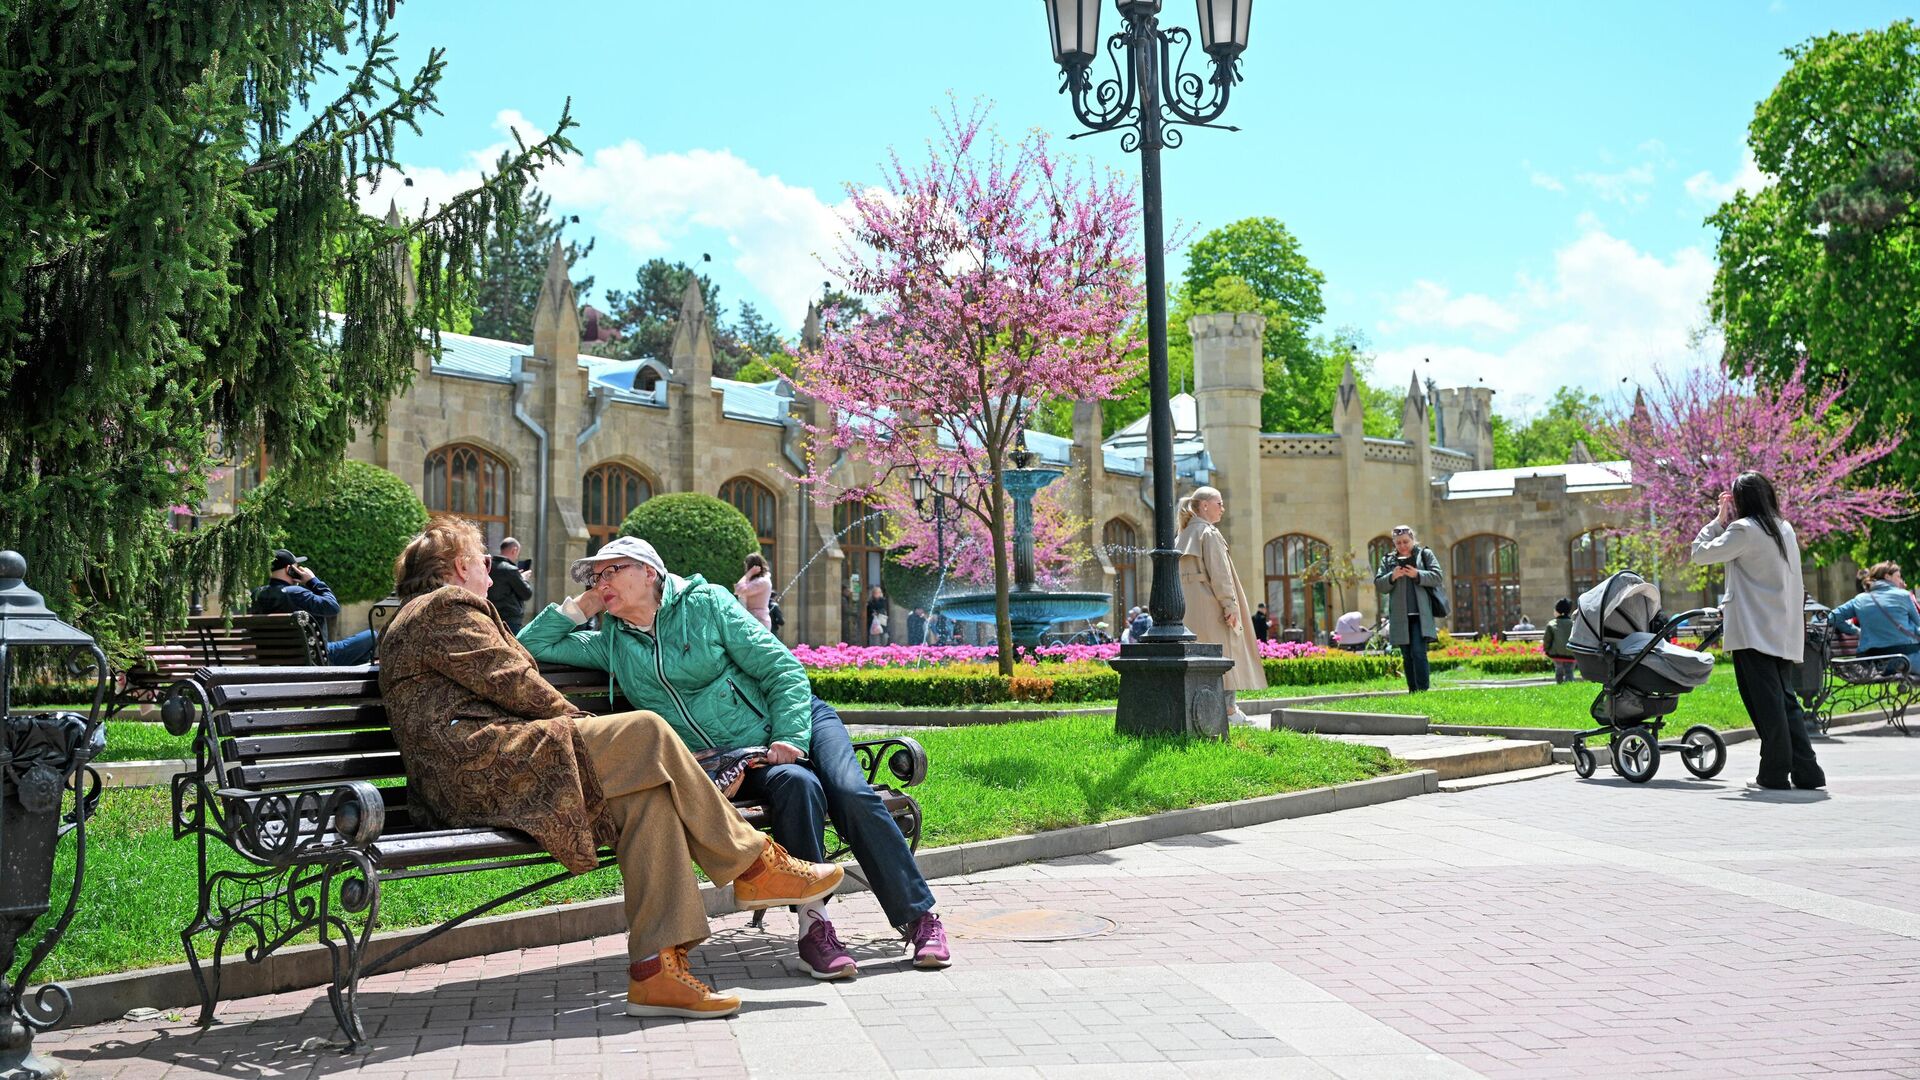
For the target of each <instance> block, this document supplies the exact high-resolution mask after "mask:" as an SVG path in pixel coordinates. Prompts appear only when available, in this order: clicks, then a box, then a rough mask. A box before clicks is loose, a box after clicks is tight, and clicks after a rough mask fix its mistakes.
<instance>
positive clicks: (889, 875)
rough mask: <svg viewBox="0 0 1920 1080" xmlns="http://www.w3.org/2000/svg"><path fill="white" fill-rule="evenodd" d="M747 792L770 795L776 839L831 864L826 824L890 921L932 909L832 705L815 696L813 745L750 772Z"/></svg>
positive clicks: (900, 923) (923, 882) (900, 922)
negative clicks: (786, 761) (801, 755)
mask: <svg viewBox="0 0 1920 1080" xmlns="http://www.w3.org/2000/svg"><path fill="white" fill-rule="evenodd" d="M740 794H742V795H744V796H746V797H748V798H751V799H760V800H764V801H765V802H766V804H767V812H768V815H769V816H770V817H771V818H772V820H773V838H774V839H775V840H776V841H778V842H779V844H780V846H781V847H783V848H786V849H787V851H789V852H791V853H792V854H793V856H794V857H795V858H799V859H805V860H807V861H808V862H825V861H826V858H827V851H826V844H825V832H826V826H827V822H828V821H829V820H831V821H832V822H833V828H834V831H835V832H837V833H839V834H840V839H841V840H843V841H845V842H846V845H847V846H848V847H849V848H852V849H853V857H854V859H855V860H856V861H857V862H859V864H860V869H861V870H863V871H865V872H866V875H867V884H868V885H869V886H871V887H872V889H873V895H874V898H875V899H877V900H879V901H880V909H881V910H882V911H885V912H886V913H887V921H888V922H889V923H892V924H893V925H894V926H896V927H904V926H906V925H907V924H908V923H911V922H913V921H914V920H915V919H918V918H919V917H920V916H921V915H924V914H925V913H927V912H929V911H932V910H933V890H932V889H929V888H928V887H927V879H926V878H925V877H922V876H921V874H920V867H919V865H918V864H917V863H915V862H914V861H913V849H912V848H910V847H908V846H907V838H906V837H905V836H903V835H901V833H900V826H899V825H898V824H896V823H895V822H894V820H893V815H892V814H890V813H888V812H887V805H886V803H884V802H882V801H881V799H880V795H879V794H878V793H877V792H875V791H874V790H873V787H872V786H871V785H869V784H868V783H867V774H866V771H865V770H863V769H862V768H860V761H859V759H858V758H856V757H855V756H854V753H853V740H852V739H851V738H849V737H848V735H847V727H846V725H845V724H843V723H841V722H840V714H839V713H837V712H834V711H833V706H831V705H829V704H827V703H826V702H824V701H821V700H820V699H819V698H814V699H813V744H812V747H811V748H810V749H809V750H808V751H807V759H806V760H805V761H801V762H799V763H797V764H793V765H773V766H770V767H768V768H765V769H751V770H749V771H748V772H747V775H746V779H745V780H744V781H743V782H742V783H741V785H740Z"/></svg>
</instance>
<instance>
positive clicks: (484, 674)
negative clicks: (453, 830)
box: [380, 585, 615, 874]
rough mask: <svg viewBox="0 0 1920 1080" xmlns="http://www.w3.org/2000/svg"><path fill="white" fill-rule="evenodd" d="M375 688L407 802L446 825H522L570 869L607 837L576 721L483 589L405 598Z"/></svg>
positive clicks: (451, 588) (585, 866)
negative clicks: (403, 770) (396, 750)
mask: <svg viewBox="0 0 1920 1080" xmlns="http://www.w3.org/2000/svg"><path fill="white" fill-rule="evenodd" d="M380 692H381V694H382V696H383V697H384V698H385V699H386V703H387V722H388V723H389V724H390V725H392V727H393V737H394V741H395V742H397V743H399V745H400V754H401V757H402V758H403V759H404V760H405V761H406V766H407V784H408V786H409V788H410V790H411V797H412V799H413V800H414V801H415V803H416V804H420V803H424V804H425V807H426V809H427V810H428V811H429V812H430V813H431V814H432V815H433V817H434V818H435V819H436V820H437V821H439V822H441V823H443V824H445V825H449V826H454V827H474V826H479V827H488V828H504V829H519V830H520V831H522V832H525V833H528V834H530V835H531V836H532V837H533V838H534V839H536V840H538V841H539V842H540V844H541V845H542V846H543V847H545V848H546V849H547V851H549V852H551V853H552V855H553V857H554V858H556V859H558V860H559V861H560V864H561V865H562V866H565V867H566V868H567V869H569V870H571V871H573V872H574V873H576V874H581V873H585V872H587V871H588V870H592V869H593V868H594V867H595V866H597V865H598V862H597V860H596V858H595V854H594V853H595V849H596V847H598V846H599V845H602V844H610V843H612V842H613V840H614V837H615V830H614V825H613V819H612V818H611V817H610V816H609V815H608V814H607V811H606V801H605V799H604V797H603V796H602V793H601V788H600V781H599V778H598V777H597V776H596V775H595V773H594V770H593V762H592V760H591V759H590V758H589V757H588V756H587V747H586V743H585V742H584V741H583V740H582V739H581V738H580V735H579V733H578V732H577V731H576V730H575V728H574V724H573V718H574V717H576V716H584V715H586V714H585V713H584V712H583V711H582V710H580V709H579V708H577V707H575V706H574V705H572V704H571V703H569V702H568V701H567V699H566V697H565V695H563V694H561V693H560V691H558V690H555V689H554V688H553V687H552V686H551V685H550V684H549V683H548V682H547V681H546V680H545V679H543V678H541V677H540V672H539V670H538V669H537V667H536V665H535V664H534V660H533V657H532V656H531V655H529V654H528V652H527V650H526V649H525V648H523V647H522V646H521V644H520V643H519V642H518V641H516V640H514V637H513V635H512V634H510V633H508V632H507V627H506V624H505V623H502V622H501V621H500V615H499V613H498V612H496V611H495V610H494V607H493V605H492V604H490V603H488V602H487V599H486V598H485V597H483V596H475V595H474V594H473V593H470V592H468V591H467V590H465V589H463V588H460V587H459V586H457V585H447V586H443V587H441V588H440V589H437V590H435V591H434V592H430V593H427V594H426V595H424V596H417V597H415V598H414V599H412V600H410V601H408V602H407V605H406V606H405V607H403V608H401V609H400V613H399V614H398V615H396V616H394V619H393V624H392V625H391V626H389V627H388V628H387V632H386V635H385V636H384V637H382V638H381V640H380Z"/></svg>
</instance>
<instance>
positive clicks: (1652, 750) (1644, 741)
mask: <svg viewBox="0 0 1920 1080" xmlns="http://www.w3.org/2000/svg"><path fill="white" fill-rule="evenodd" d="M1613 767H1614V768H1616V769H1618V770H1620V775H1621V776H1624V777H1626V778H1627V779H1628V780H1630V781H1632V782H1633V783H1636V784H1644V783H1646V782H1647V781H1649V780H1651V779H1653V774H1654V773H1657V772H1659V771H1660V744H1659V743H1658V742H1656V741H1655V740H1654V737H1653V734H1652V733H1651V732H1649V731H1647V730H1646V729H1645V728H1634V729H1633V730H1632V731H1629V732H1627V733H1625V734H1623V735H1621V736H1620V741H1619V742H1616V743H1614V744H1613Z"/></svg>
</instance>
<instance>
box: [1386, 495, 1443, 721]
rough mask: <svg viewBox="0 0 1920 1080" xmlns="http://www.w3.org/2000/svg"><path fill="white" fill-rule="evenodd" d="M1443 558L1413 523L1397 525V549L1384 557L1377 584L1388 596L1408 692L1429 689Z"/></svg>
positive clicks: (1390, 631) (1391, 631) (1392, 635)
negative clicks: (1422, 540) (1430, 647)
mask: <svg viewBox="0 0 1920 1080" xmlns="http://www.w3.org/2000/svg"><path fill="white" fill-rule="evenodd" d="M1440 584H1441V574H1440V559H1439V557H1438V556H1436V555H1434V553H1433V551H1432V549H1430V548H1428V547H1425V546H1424V545H1422V544H1421V543H1420V541H1419V540H1418V538H1416V537H1415V536H1414V535H1413V526H1411V525H1395V526H1394V527H1393V550H1392V551H1389V552H1387V553H1386V554H1385V555H1383V556H1381V558H1380V565H1379V567H1377V568H1376V569H1375V571H1374V575H1373V587H1374V589H1376V590H1378V591H1379V592H1380V593H1382V594H1383V595H1385V596H1386V598H1387V637H1388V640H1390V641H1392V642H1393V643H1394V644H1395V645H1398V646H1399V647H1400V657H1401V660H1402V661H1403V664H1402V666H1403V667H1405V668H1406V675H1407V691H1408V692H1409V693H1419V692H1420V691H1422V690H1425V689H1427V686H1428V684H1429V680H1430V675H1429V673H1428V668H1427V642H1429V641H1436V640H1438V639H1439V637H1440V621H1439V619H1438V618H1436V617H1435V616H1434V611H1433V601H1434V597H1435V596H1436V595H1437V590H1438V589H1439V588H1440Z"/></svg>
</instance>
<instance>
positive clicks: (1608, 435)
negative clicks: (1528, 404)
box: [1493, 386, 1620, 469]
mask: <svg viewBox="0 0 1920 1080" xmlns="http://www.w3.org/2000/svg"><path fill="white" fill-rule="evenodd" d="M1613 422H1614V417H1612V416H1610V415H1609V414H1608V412H1607V409H1606V405H1605V404H1604V403H1603V402H1602V401H1601V400H1600V395H1598V394H1590V393H1586V392H1583V391H1580V390H1576V389H1574V388H1573V387H1570V386H1563V387H1560V388H1559V389H1558V390H1555V391H1554V392H1553V399H1552V400H1551V401H1549V402H1547V407H1546V408H1545V409H1543V410H1541V412H1540V413H1539V415H1537V416H1535V417H1534V418H1533V419H1531V420H1529V421H1527V422H1526V423H1524V424H1516V423H1514V422H1513V421H1511V420H1509V419H1507V418H1506V417H1504V416H1501V415H1499V414H1498V413H1496V414H1494V417H1493V467H1494V468H1496V469H1517V468H1530V467H1533V466H1536V465H1564V464H1566V463H1567V462H1568V461H1571V460H1572V459H1573V452H1574V446H1575V445H1576V444H1581V443H1584V444H1585V445H1586V448H1587V452H1588V453H1589V454H1591V455H1592V456H1593V459H1594V460H1595V461H1610V460H1612V459H1614V458H1616V457H1618V456H1619V453H1620V451H1619V447H1618V446H1617V445H1616V444H1615V440H1614V438H1613V433H1612V424H1613Z"/></svg>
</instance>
